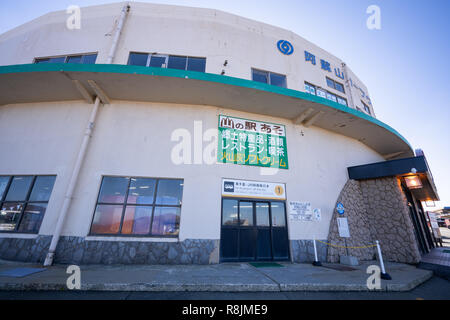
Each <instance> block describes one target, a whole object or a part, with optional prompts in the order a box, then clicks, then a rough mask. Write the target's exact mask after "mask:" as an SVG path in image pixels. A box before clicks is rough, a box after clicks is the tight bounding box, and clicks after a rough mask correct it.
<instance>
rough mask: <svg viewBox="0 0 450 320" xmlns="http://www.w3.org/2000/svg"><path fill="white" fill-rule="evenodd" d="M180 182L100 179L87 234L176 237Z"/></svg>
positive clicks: (152, 179) (178, 227)
mask: <svg viewBox="0 0 450 320" xmlns="http://www.w3.org/2000/svg"><path fill="white" fill-rule="evenodd" d="M182 195H183V180H179V179H156V178H129V177H103V180H102V184H101V186H100V191H99V195H98V200H97V205H96V208H95V213H94V219H93V221H92V226H91V234H95V235H129V236H130V235H141V236H157V237H175V236H178V233H179V229H180V213H181V199H182Z"/></svg>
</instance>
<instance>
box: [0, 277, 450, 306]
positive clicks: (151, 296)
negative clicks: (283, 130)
mask: <svg viewBox="0 0 450 320" xmlns="http://www.w3.org/2000/svg"><path fill="white" fill-rule="evenodd" d="M449 288H450V282H449V281H447V280H445V279H441V278H438V277H433V278H432V279H430V280H429V281H427V282H425V283H424V284H422V285H420V286H418V287H416V288H415V289H413V290H412V291H408V292H233V293H231V292H123V291H122V292H111V291H63V292H58V291H0V300H17V299H21V300H29V299H30V300H41V299H50V300H105V299H106V300H450V289H449Z"/></svg>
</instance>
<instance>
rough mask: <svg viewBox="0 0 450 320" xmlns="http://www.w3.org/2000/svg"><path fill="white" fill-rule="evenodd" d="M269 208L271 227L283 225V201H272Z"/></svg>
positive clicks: (284, 223) (284, 224)
mask: <svg viewBox="0 0 450 320" xmlns="http://www.w3.org/2000/svg"><path fill="white" fill-rule="evenodd" d="M270 209H271V210H272V227H285V226H286V219H285V214H284V203H283V202H272V203H271V205H270Z"/></svg>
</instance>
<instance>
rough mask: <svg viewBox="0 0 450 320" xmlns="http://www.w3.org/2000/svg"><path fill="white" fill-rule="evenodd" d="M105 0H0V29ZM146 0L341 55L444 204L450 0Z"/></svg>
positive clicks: (449, 198)
mask: <svg viewBox="0 0 450 320" xmlns="http://www.w3.org/2000/svg"><path fill="white" fill-rule="evenodd" d="M110 2H120V1H114V0H111V1H104V0H69V1H66V0H58V1H56V0H52V1H50V0H39V1H29V0H28V1H24V0H15V1H1V3H0V33H3V32H5V31H7V30H9V29H12V28H14V27H16V26H18V25H20V24H22V23H25V22H27V21H29V20H31V19H33V18H36V17H38V16H40V15H43V14H45V13H47V12H49V11H55V10H64V9H66V8H67V7H68V6H69V5H79V6H81V7H83V6H88V5H95V4H102V3H110ZM141 2H146V1H145V0H142V1H141ZM149 2H155V3H166V4H176V5H186V6H193V7H206V8H214V9H220V10H224V11H227V12H230V13H234V14H238V15H241V16H244V17H247V18H250V19H255V20H258V21H263V22H266V23H269V24H272V25H276V26H279V27H282V28H286V29H288V30H291V31H293V32H295V33H297V34H298V35H300V36H302V37H304V38H306V39H307V40H309V41H311V42H313V43H315V44H317V45H319V46H320V47H322V48H323V49H325V50H327V51H330V52H331V53H333V54H334V55H336V56H337V57H339V58H341V59H343V60H344V61H345V62H346V63H347V64H348V65H349V67H350V68H351V69H352V70H353V72H355V74H357V75H358V77H359V78H360V79H361V80H362V81H363V82H364V83H365V84H366V86H367V87H368V89H369V93H370V96H371V99H372V102H373V105H374V108H375V113H376V115H377V117H378V119H380V120H381V121H383V122H385V123H387V124H389V125H390V126H392V127H394V128H395V129H396V130H397V131H399V132H400V133H401V134H402V135H403V136H404V137H405V138H406V139H407V140H408V141H409V142H410V144H411V145H412V147H413V148H422V149H423V150H424V152H425V155H426V156H427V160H428V163H429V165H430V167H431V170H432V173H433V176H434V179H435V183H436V186H437V188H438V192H439V195H440V198H441V200H442V201H441V202H440V203H437V205H438V206H450V172H449V162H450V148H449V144H450V126H449V122H450V106H449V101H450V81H449V72H450V40H449V34H450V19H449V18H448V15H449V13H450V1H448V0H433V1H425V0H422V1H420V0H370V1H366V0H276V1H275V0H274V1H261V0H259V1H257V0H245V1H244V0H158V1H149ZM369 5H377V6H379V7H380V9H381V30H369V29H367V27H366V20H367V18H368V16H369V15H368V14H367V13H366V9H367V7H368V6H369ZM428 209H430V210H433V209H434V208H428Z"/></svg>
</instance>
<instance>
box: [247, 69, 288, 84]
mask: <svg viewBox="0 0 450 320" xmlns="http://www.w3.org/2000/svg"><path fill="white" fill-rule="evenodd" d="M252 80H253V81H258V82H263V83H267V84H271V85H273V86H277V87H282V88H286V76H285V75H282V74H278V73H273V72H269V71H261V70H257V69H252Z"/></svg>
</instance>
